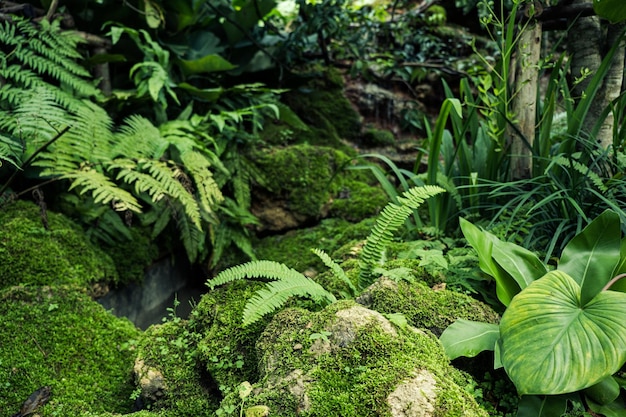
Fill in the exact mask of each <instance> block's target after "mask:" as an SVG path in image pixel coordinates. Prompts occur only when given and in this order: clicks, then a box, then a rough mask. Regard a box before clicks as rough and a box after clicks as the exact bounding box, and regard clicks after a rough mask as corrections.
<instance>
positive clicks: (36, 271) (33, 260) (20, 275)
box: [0, 201, 118, 295]
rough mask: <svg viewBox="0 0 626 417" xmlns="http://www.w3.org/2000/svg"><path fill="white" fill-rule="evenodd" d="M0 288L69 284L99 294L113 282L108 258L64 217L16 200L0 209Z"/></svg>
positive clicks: (112, 272) (113, 266) (111, 262)
mask: <svg viewBox="0 0 626 417" xmlns="http://www.w3.org/2000/svg"><path fill="white" fill-rule="evenodd" d="M0 265H2V274H0V288H3V287H9V286H11V285H18V284H29V285H62V284H71V285H77V286H81V287H85V288H90V289H92V291H93V295H102V294H103V293H104V292H106V290H107V289H106V287H104V288H101V286H100V285H99V284H100V283H105V284H106V283H108V282H115V281H117V279H118V274H117V271H116V269H115V265H114V264H113V261H112V260H111V258H110V257H109V256H108V255H107V254H106V253H104V252H103V251H102V250H101V249H99V248H98V247H96V246H95V245H94V244H93V243H91V242H90V241H89V239H88V238H87V236H86V235H85V233H84V232H83V230H82V229H81V228H80V226H78V225H77V224H75V223H74V222H72V221H71V220H70V219H68V218H67V217H65V216H63V215H61V214H57V213H54V212H51V211H44V212H42V211H41V210H40V208H39V207H38V206H37V205H36V204H34V203H31V202H27V201H17V202H15V203H13V204H10V205H8V206H5V207H3V208H2V210H1V211H0Z"/></svg>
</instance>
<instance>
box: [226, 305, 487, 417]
mask: <svg viewBox="0 0 626 417" xmlns="http://www.w3.org/2000/svg"><path fill="white" fill-rule="evenodd" d="M355 308H356V310H354V312H351V313H348V314H353V316H352V317H353V319H351V320H352V321H351V320H348V321H347V322H345V323H350V322H352V323H354V322H358V323H360V324H359V325H358V326H357V327H356V328H352V327H350V325H348V327H347V328H345V329H344V328H343V326H344V322H342V321H341V320H343V319H339V318H338V317H339V315H341V313H344V312H346V311H348V310H351V309H355ZM363 313H367V315H366V316H362V314H363ZM344 317H345V316H344ZM356 317H369V318H366V319H365V320H364V321H361V319H360V318H356ZM257 349H258V351H259V357H260V371H261V374H262V375H263V379H262V380H261V381H260V382H259V383H257V384H255V390H254V391H253V396H252V397H251V398H249V399H247V400H246V404H247V406H248V407H249V406H253V405H264V406H267V407H269V408H270V410H271V414H270V415H276V416H281V417H291V416H296V415H298V416H310V417H312V416H324V417H326V416H339V415H340V416H343V417H357V416H358V417H367V416H389V415H390V409H389V406H388V404H387V396H388V395H389V394H390V393H391V392H392V391H393V390H394V388H395V387H397V386H398V384H400V383H402V382H403V381H406V380H407V379H410V378H412V377H413V376H414V373H415V372H416V369H425V370H427V371H428V372H429V373H431V374H432V375H433V377H434V379H435V381H436V383H437V387H439V392H438V395H437V406H436V409H437V413H438V414H436V415H439V416H444V415H446V416H485V415H486V414H485V413H484V412H483V411H481V410H480V409H479V407H478V406H477V405H476V403H475V402H474V401H473V399H472V398H471V396H470V395H469V394H468V393H466V392H465V391H463V389H461V388H460V387H459V386H458V385H457V384H456V382H462V381H465V380H466V379H465V378H466V377H465V376H463V375H461V374H460V373H459V372H458V371H456V370H455V369H453V368H452V367H450V366H449V362H448V360H447V358H446V356H445V354H444V353H443V349H442V348H441V346H440V344H439V342H438V341H437V339H436V338H435V337H433V336H432V335H429V334H426V333H421V332H416V331H415V330H412V329H411V328H406V329H397V328H393V327H390V324H389V322H387V321H386V320H385V319H384V318H382V316H380V315H378V313H375V312H372V311H368V310H365V309H363V308H362V307H357V306H356V305H355V304H354V302H351V301H343V302H338V303H335V304H332V305H331V306H329V307H327V308H326V309H324V310H323V311H322V312H320V313H310V312H308V311H304V310H300V309H287V310H284V311H282V312H280V313H279V314H277V315H276V316H275V317H274V320H273V321H272V322H271V323H270V324H269V325H268V326H267V328H266V330H265V331H264V333H263V335H262V337H261V339H259V341H258V342H257ZM227 404H229V405H230V406H231V407H232V408H233V409H236V406H237V404H238V400H237V398H236V397H235V396H234V395H231V396H228V397H226V398H225V400H224V402H223V403H222V406H223V407H224V406H226V405H227Z"/></svg>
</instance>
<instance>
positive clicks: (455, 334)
mask: <svg viewBox="0 0 626 417" xmlns="http://www.w3.org/2000/svg"><path fill="white" fill-rule="evenodd" d="M499 337H500V329H499V328H498V325H497V324H491V323H481V322H477V321H470V320H464V319H457V320H456V321H455V322H454V323H452V324H451V325H450V326H448V328H446V330H444V331H443V333H442V334H441V336H440V337H439V341H440V342H441V344H442V345H443V348H444V349H445V351H446V354H447V355H448V357H449V358H450V359H456V358H458V357H459V356H467V357H468V358H473V357H474V356H476V355H478V354H479V353H480V352H482V351H485V350H494V348H495V345H496V342H497V341H498V338H499Z"/></svg>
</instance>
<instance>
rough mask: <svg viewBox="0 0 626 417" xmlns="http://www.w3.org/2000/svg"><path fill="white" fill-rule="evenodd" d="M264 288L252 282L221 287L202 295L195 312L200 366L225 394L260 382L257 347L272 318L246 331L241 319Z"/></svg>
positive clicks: (237, 282) (193, 315)
mask: <svg viewBox="0 0 626 417" xmlns="http://www.w3.org/2000/svg"><path fill="white" fill-rule="evenodd" d="M261 287H262V284H261V283H257V282H252V281H235V282H233V283H230V284H228V285H224V286H221V287H219V288H216V289H214V290H212V291H210V292H208V293H207V294H205V295H203V296H202V299H201V300H200V302H199V303H198V305H197V306H196V308H195V309H194V311H193V312H192V316H191V320H192V323H193V326H194V327H195V328H196V331H197V332H198V333H199V334H200V339H199V343H198V355H199V356H198V359H199V362H200V363H201V366H202V367H203V368H204V369H206V371H207V372H208V373H209V374H210V375H211V378H212V379H213V380H214V381H215V383H216V386H217V387H218V388H219V390H220V392H222V393H228V392H230V391H232V390H234V388H235V387H236V386H237V385H238V384H239V383H241V382H242V381H247V380H252V381H253V380H256V379H257V378H258V370H257V356H256V350H255V349H254V345H255V343H256V341H257V339H258V338H259V335H260V334H261V332H262V331H263V328H264V326H265V325H266V324H267V323H268V321H269V318H266V319H263V320H260V321H258V322H257V323H254V324H252V325H250V326H247V327H243V325H242V317H243V310H244V307H245V304H246V303H247V302H248V300H249V299H250V298H251V297H252V296H253V295H254V293H255V291H257V290H258V289H260V288H261Z"/></svg>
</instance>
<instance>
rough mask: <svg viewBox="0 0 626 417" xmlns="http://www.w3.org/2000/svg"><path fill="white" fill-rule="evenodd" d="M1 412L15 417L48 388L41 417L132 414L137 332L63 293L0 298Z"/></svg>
mask: <svg viewBox="0 0 626 417" xmlns="http://www.w3.org/2000/svg"><path fill="white" fill-rule="evenodd" d="M0 317H2V319H1V320H0V333H1V334H3V335H5V341H4V342H3V343H0V383H1V384H2V395H0V410H5V411H6V412H7V413H8V414H12V413H13V412H17V411H18V410H19V408H20V406H21V404H22V403H23V402H24V401H25V400H26V399H27V398H28V396H29V395H30V394H31V393H32V392H34V391H35V390H36V389H38V388H40V387H42V386H44V385H49V386H51V388H52V396H51V400H50V402H49V403H48V404H47V405H45V406H44V407H42V408H41V409H40V410H39V411H38V413H39V414H40V415H42V416H43V417H46V416H57V417H65V416H67V417H75V416H77V415H79V414H80V412H86V411H90V412H93V413H100V412H113V413H127V412H130V411H131V409H132V403H133V402H132V400H131V399H130V396H131V393H132V391H133V384H132V380H131V371H132V367H133V361H134V356H135V355H134V352H133V347H134V344H135V343H136V340H137V338H138V337H139V331H138V330H137V329H136V328H135V327H134V326H133V325H132V324H131V323H130V322H129V321H128V320H126V319H119V318H116V317H114V316H113V315H111V314H110V313H108V312H106V311H105V310H104V309H103V308H102V306H100V305H99V304H98V303H96V302H94V301H92V300H91V299H90V298H89V297H88V296H87V295H86V294H84V293H82V292H80V291H78V290H76V289H73V288H69V287H39V288H30V287H23V286H20V287H11V288H7V289H4V290H2V291H0Z"/></svg>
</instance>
